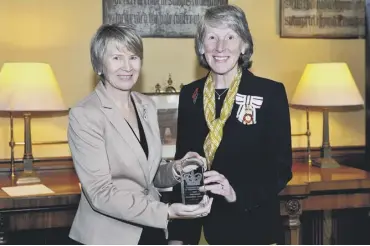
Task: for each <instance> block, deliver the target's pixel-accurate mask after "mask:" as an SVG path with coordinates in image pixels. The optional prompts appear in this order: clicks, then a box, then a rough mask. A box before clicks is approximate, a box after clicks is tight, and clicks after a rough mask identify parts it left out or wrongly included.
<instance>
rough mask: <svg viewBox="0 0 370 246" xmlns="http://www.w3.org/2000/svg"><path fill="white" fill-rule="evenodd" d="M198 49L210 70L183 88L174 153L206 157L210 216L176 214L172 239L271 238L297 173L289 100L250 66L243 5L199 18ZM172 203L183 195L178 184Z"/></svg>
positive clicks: (280, 87)
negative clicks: (282, 194)
mask: <svg viewBox="0 0 370 246" xmlns="http://www.w3.org/2000/svg"><path fill="white" fill-rule="evenodd" d="M195 43H196V47H195V49H196V53H197V55H198V58H199V61H200V64H201V65H202V66H203V67H205V68H207V69H209V70H210V72H209V74H208V75H207V76H206V77H204V78H202V79H200V80H197V81H195V82H192V83H190V84H188V85H186V86H184V87H183V88H182V90H181V93H180V102H179V116H178V136H177V148H176V156H175V158H179V157H181V156H184V154H185V153H187V152H188V151H194V152H197V153H199V154H200V155H201V156H205V157H206V159H207V162H208V165H209V171H207V172H206V173H205V190H207V192H208V193H209V194H210V195H211V196H213V197H214V201H213V205H212V210H211V213H210V214H209V215H208V216H207V217H204V218H200V219H195V220H188V221H173V222H171V223H170V225H169V239H170V241H169V243H170V244H181V243H183V244H198V242H199V238H200V234H201V228H202V226H203V230H204V235H205V238H206V240H207V242H208V243H209V244H273V243H277V242H278V234H279V232H281V230H280V229H281V228H280V227H281V223H280V220H279V218H280V215H279V200H278V193H279V192H280V191H281V190H282V189H283V188H284V187H285V186H286V184H287V183H288V181H289V180H290V179H291V177H292V173H291V165H292V150H291V132H290V117H289V107H288V101H287V96H286V92H285V89H284V85H283V84H282V83H279V82H275V81H272V80H269V79H265V78H261V77H258V76H255V75H254V74H252V73H251V72H250V71H248V68H249V67H250V64H251V62H250V57H251V55H252V53H253V42H252V37H251V34H250V31H249V28H248V23H247V20H246V17H245V14H244V12H243V11H242V10H241V9H240V8H238V7H235V6H230V5H225V6H218V7H212V8H209V9H208V10H207V11H206V13H205V16H204V17H203V19H202V20H201V21H200V22H199V25H198V29H197V33H196V38H195ZM173 193H174V194H173V202H176V201H177V202H178V201H180V188H179V186H178V185H177V186H175V188H174V192H173Z"/></svg>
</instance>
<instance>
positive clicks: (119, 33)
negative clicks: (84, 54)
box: [90, 24, 143, 75]
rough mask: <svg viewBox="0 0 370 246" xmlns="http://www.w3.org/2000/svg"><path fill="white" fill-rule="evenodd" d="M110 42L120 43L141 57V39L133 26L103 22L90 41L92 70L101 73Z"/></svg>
mask: <svg viewBox="0 0 370 246" xmlns="http://www.w3.org/2000/svg"><path fill="white" fill-rule="evenodd" d="M111 42H117V43H118V44H122V45H123V46H124V47H125V48H127V50H128V51H130V52H132V53H133V54H135V55H137V56H138V57H140V59H141V60H142V59H143V41H142V39H141V37H140V36H139V35H138V34H137V33H136V30H135V28H134V27H133V26H130V25H126V24H104V25H102V26H100V27H99V29H98V30H97V31H96V33H95V35H94V36H93V37H92V39H91V43H90V59H91V64H92V67H93V69H94V71H95V72H96V73H97V74H99V75H101V73H102V72H103V61H104V56H105V53H106V50H107V46H108V44H109V43H111Z"/></svg>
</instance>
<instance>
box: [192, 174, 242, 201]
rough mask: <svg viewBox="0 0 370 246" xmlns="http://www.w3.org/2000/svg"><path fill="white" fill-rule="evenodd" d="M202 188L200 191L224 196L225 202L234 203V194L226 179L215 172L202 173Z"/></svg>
mask: <svg viewBox="0 0 370 246" xmlns="http://www.w3.org/2000/svg"><path fill="white" fill-rule="evenodd" d="M204 178H205V179H204V186H203V187H201V188H199V190H200V191H202V192H204V191H210V192H212V193H213V194H217V195H220V196H224V197H225V199H226V201H228V202H235V201H236V194H235V191H234V189H233V187H232V186H231V185H230V183H229V181H228V180H227V178H226V177H225V176H224V175H222V174H220V173H219V172H217V171H214V170H212V171H208V172H205V173H204Z"/></svg>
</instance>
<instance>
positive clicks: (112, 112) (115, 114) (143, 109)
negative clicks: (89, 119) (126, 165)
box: [95, 82, 160, 187]
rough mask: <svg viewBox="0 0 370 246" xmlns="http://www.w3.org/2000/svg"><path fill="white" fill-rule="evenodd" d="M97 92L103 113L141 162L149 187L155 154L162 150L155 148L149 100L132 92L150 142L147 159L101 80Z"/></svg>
mask: <svg viewBox="0 0 370 246" xmlns="http://www.w3.org/2000/svg"><path fill="white" fill-rule="evenodd" d="M95 92H96V94H97V96H98V98H99V100H100V102H101V105H102V111H103V113H104V114H105V115H106V117H107V118H108V120H109V121H110V122H111V123H112V125H113V126H114V127H115V128H116V130H117V131H118V132H119V134H120V135H121V137H122V138H123V139H124V141H125V142H126V143H127V146H129V147H130V148H131V149H132V151H133V153H135V155H136V157H137V159H138V162H139V164H140V168H141V169H142V171H143V174H144V176H145V181H146V185H147V187H149V184H150V176H151V175H149V174H150V171H151V170H152V166H153V164H154V162H155V159H156V156H155V155H156V154H158V152H160V151H158V150H156V149H155V146H156V145H155V143H154V141H155V139H154V138H155V136H154V134H153V131H152V129H151V126H150V125H151V121H153V119H151V118H150V117H149V112H148V108H149V107H148V102H145V101H144V100H142V99H141V98H140V95H139V93H135V92H131V95H132V97H133V99H134V103H135V106H136V108H137V110H138V115H139V118H140V121H141V124H142V126H143V129H144V133H145V137H146V140H147V143H148V150H149V156H148V159H147V158H146V156H145V153H144V150H143V148H142V147H141V145H140V143H139V141H138V140H137V139H136V137H135V135H134V133H133V132H132V130H131V128H130V126H129V125H128V124H127V122H126V121H125V119H124V117H123V116H122V114H120V113H119V110H118V109H117V107H116V106H115V105H114V102H113V101H112V100H111V99H110V96H109V95H108V93H107V90H106V89H105V87H104V85H103V83H102V82H99V84H98V85H97V86H96V89H95ZM153 124H154V122H153Z"/></svg>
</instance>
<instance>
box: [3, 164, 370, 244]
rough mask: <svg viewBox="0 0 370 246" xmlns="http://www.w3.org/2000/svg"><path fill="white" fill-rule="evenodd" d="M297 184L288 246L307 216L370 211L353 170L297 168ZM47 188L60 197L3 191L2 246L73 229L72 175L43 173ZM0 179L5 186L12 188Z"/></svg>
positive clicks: (291, 196) (366, 180)
mask: <svg viewBox="0 0 370 246" xmlns="http://www.w3.org/2000/svg"><path fill="white" fill-rule="evenodd" d="M293 173H294V175H293V179H292V180H291V182H290V183H289V185H288V187H287V188H286V189H285V190H283V191H282V192H281V194H280V195H281V214H282V216H284V221H285V225H286V236H285V241H286V244H300V243H301V242H300V238H301V237H300V228H301V223H300V216H301V214H302V212H303V211H312V210H323V209H327V210H331V209H345V208H361V207H370V173H368V172H366V171H363V170H360V169H355V168H351V167H346V166H341V167H340V168H338V169H319V168H317V167H309V166H308V165H307V164H302V163H295V164H294V166H293ZM39 176H40V178H41V180H42V183H43V184H45V185H46V186H48V187H49V188H51V189H52V190H53V191H54V192H55V194H52V195H44V196H29V197H19V198H12V197H9V196H8V195H7V194H6V193H5V192H3V191H2V190H0V243H3V244H4V243H6V240H7V232H9V231H17V230H26V229H45V228H56V227H69V226H70V225H71V223H72V221H73V217H74V214H75V212H76V208H77V205H78V202H79V198H80V187H79V181H78V178H77V176H76V174H75V172H74V170H73V169H66V170H59V171H55V170H54V171H40V172H39ZM13 185H15V182H14V181H12V179H11V178H10V177H8V176H4V175H3V176H0V186H1V187H7V186H13Z"/></svg>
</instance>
